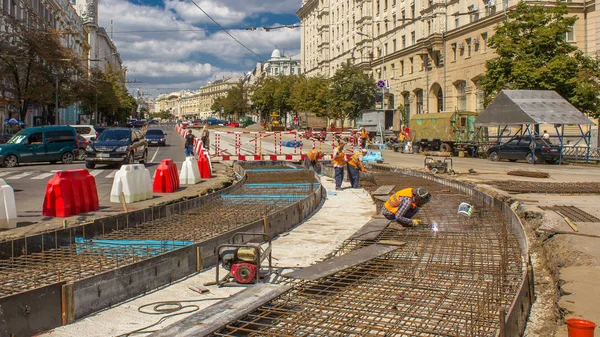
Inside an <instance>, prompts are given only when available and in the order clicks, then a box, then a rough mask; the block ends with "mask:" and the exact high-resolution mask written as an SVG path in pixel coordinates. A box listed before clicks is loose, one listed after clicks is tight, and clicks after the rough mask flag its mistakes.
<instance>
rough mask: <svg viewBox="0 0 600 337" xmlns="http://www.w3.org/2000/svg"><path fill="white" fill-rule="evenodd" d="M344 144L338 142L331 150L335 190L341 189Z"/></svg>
mask: <svg viewBox="0 0 600 337" xmlns="http://www.w3.org/2000/svg"><path fill="white" fill-rule="evenodd" d="M345 145H346V144H344V143H343V142H340V145H338V146H337V147H336V148H335V149H334V150H333V170H334V173H335V189H336V190H341V189H342V182H343V181H344V164H346V155H345V154H344V146H345Z"/></svg>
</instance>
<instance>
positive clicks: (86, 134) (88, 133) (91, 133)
mask: <svg viewBox="0 0 600 337" xmlns="http://www.w3.org/2000/svg"><path fill="white" fill-rule="evenodd" d="M71 126H72V127H74V128H75V130H77V133H78V134H80V135H82V136H83V138H85V139H87V140H88V142H89V141H93V140H95V139H96V138H98V132H97V131H96V129H95V128H94V126H93V125H71Z"/></svg>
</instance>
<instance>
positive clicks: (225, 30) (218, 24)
mask: <svg viewBox="0 0 600 337" xmlns="http://www.w3.org/2000/svg"><path fill="white" fill-rule="evenodd" d="M190 1H191V2H192V3H193V4H194V5H195V6H196V7H198V9H200V10H201V11H202V13H204V15H206V16H208V18H209V19H210V20H211V21H212V22H214V23H215V25H217V26H219V27H220V28H221V30H223V31H224V32H225V33H226V34H227V35H229V36H230V37H231V38H232V39H233V40H234V41H235V42H237V43H239V44H240V46H242V47H244V48H246V50H248V51H249V52H251V53H252V54H254V55H256V56H257V57H258V58H259V59H260V60H261V61H266V60H265V59H264V58H263V57H262V56H260V55H258V54H257V53H255V52H254V51H253V50H252V49H250V48H248V47H246V45H245V44H243V43H241V42H240V41H239V40H238V39H236V38H235V37H234V36H233V35H231V34H230V33H229V32H228V31H227V29H225V28H223V26H221V24H220V23H218V22H217V21H216V20H215V19H213V18H212V16H210V15H208V13H206V12H205V11H204V9H202V7H200V6H199V5H198V4H197V3H196V2H195V1H194V0H190Z"/></svg>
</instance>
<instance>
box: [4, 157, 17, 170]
mask: <svg viewBox="0 0 600 337" xmlns="http://www.w3.org/2000/svg"><path fill="white" fill-rule="evenodd" d="M3 164H4V167H15V166H17V165H19V160H18V159H17V156H15V155H14V154H10V155H8V156H6V158H4V162H3Z"/></svg>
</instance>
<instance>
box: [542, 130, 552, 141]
mask: <svg viewBox="0 0 600 337" xmlns="http://www.w3.org/2000/svg"><path fill="white" fill-rule="evenodd" d="M542 139H543V140H544V141H545V142H546V143H548V144H550V134H549V133H548V131H546V130H544V134H543V135H542Z"/></svg>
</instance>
